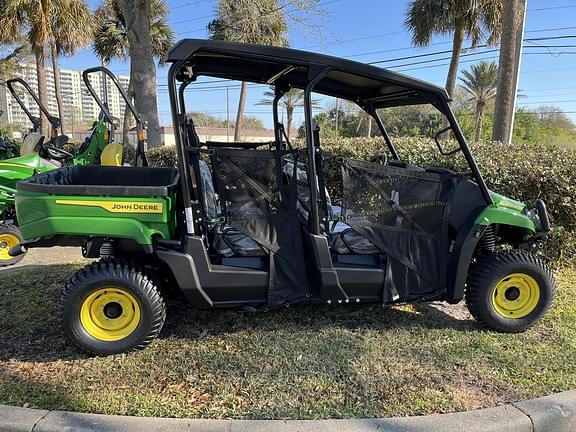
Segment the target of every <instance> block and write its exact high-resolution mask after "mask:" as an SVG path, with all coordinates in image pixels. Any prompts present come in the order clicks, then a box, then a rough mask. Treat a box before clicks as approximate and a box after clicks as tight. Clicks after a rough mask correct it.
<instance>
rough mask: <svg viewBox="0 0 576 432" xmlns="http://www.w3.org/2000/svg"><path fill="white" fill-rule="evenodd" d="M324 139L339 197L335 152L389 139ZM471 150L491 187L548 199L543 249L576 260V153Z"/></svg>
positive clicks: (414, 156)
mask: <svg viewBox="0 0 576 432" xmlns="http://www.w3.org/2000/svg"><path fill="white" fill-rule="evenodd" d="M322 144H323V145H322V146H323V149H324V152H325V154H326V158H325V162H324V168H325V172H326V183H327V184H328V186H329V189H330V192H331V194H332V195H334V196H335V199H336V200H337V199H338V197H339V189H340V184H341V180H340V171H339V166H338V163H337V161H336V158H334V157H332V156H331V155H338V156H344V157H351V158H356V159H364V160H369V159H372V158H374V157H375V156H378V155H380V154H386V145H385V144H384V142H383V141H382V139H381V138H371V139H367V138H346V139H337V138H333V139H330V138H326V139H324V140H323V143H322ZM395 144H396V147H397V148H398V151H399V153H400V156H401V157H402V159H403V160H406V161H408V162H410V163H414V164H416V165H420V166H427V165H435V166H443V167H446V168H451V169H454V170H456V171H466V170H467V164H466V162H465V160H464V158H463V156H462V155H461V154H458V155H454V156H452V157H444V156H442V155H441V154H440V153H439V152H438V149H437V148H436V146H435V144H434V143H433V142H432V141H430V140H422V139H417V138H399V139H396V140H395ZM472 151H473V153H474V155H475V158H476V160H477V162H478V165H479V166H480V170H481V172H482V174H483V175H484V177H485V179H486V182H487V184H488V187H489V188H490V189H492V190H494V191H495V192H498V193H501V194H503V195H506V196H509V197H511V198H516V199H519V200H521V201H524V202H528V203H530V202H533V201H534V200H535V199H537V198H542V199H543V200H544V201H545V202H546V204H547V206H548V210H549V213H550V217H551V222H552V226H553V229H552V232H551V235H550V240H549V241H548V242H547V243H546V246H545V250H544V254H545V255H546V257H547V258H548V259H550V260H559V259H560V260H562V261H573V260H574V259H575V258H576V233H575V230H576V182H575V181H574V178H575V175H574V172H573V171H574V167H576V153H574V152H573V151H570V150H568V149H564V148H561V147H558V146H556V145H553V144H538V145H529V144H513V145H510V146H504V145H501V144H498V143H478V144H475V145H473V146H472ZM148 159H149V162H150V165H152V166H175V164H176V155H175V152H174V148H173V147H165V148H159V149H154V150H151V151H150V152H149V153H148Z"/></svg>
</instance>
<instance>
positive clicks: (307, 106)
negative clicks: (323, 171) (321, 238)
mask: <svg viewBox="0 0 576 432" xmlns="http://www.w3.org/2000/svg"><path fill="white" fill-rule="evenodd" d="M331 70H332V67H325V66H323V67H320V66H316V65H311V66H310V67H309V68H308V85H307V86H306V89H305V90H304V116H305V120H306V147H307V149H308V178H309V183H310V219H309V229H310V232H311V233H312V234H320V220H319V219H318V173H317V171H316V152H317V151H320V147H319V145H320V143H315V142H314V141H315V140H314V125H313V124H312V96H311V95H312V90H314V86H315V85H316V84H317V83H318V82H319V81H320V80H321V79H322V78H324V77H325V76H326V74H327V73H328V72H330V71H331Z"/></svg>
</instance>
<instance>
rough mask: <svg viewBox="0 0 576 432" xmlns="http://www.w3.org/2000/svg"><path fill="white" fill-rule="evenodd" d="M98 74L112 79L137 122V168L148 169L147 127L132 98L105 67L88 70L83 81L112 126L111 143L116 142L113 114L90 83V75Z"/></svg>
mask: <svg viewBox="0 0 576 432" xmlns="http://www.w3.org/2000/svg"><path fill="white" fill-rule="evenodd" d="M98 72H99V73H102V74H103V76H104V79H106V77H107V78H109V79H110V81H111V82H112V84H114V86H115V87H116V89H117V90H118V93H120V96H121V97H122V99H123V100H124V103H125V104H126V106H127V107H128V109H129V110H130V112H131V113H132V116H133V117H134V120H135V122H136V140H137V143H136V166H144V167H147V166H148V160H147V159H146V153H145V150H146V125H145V124H144V122H143V121H142V118H141V117H140V115H139V114H138V112H137V111H136V108H135V107H134V105H132V103H131V101H130V98H129V97H128V95H127V94H126V91H125V90H124V88H123V87H122V85H121V84H120V82H119V81H118V78H117V77H116V75H114V74H113V73H112V72H111V71H110V70H109V69H107V68H105V67H104V66H96V67H92V68H88V69H86V70H84V71H83V72H82V79H83V80H84V84H85V85H86V88H87V89H88V92H89V93H90V94H91V95H92V97H93V98H94V100H95V101H96V103H97V104H98V107H99V108H100V115H101V116H102V117H103V118H104V119H105V120H106V121H107V122H108V123H110V125H111V128H110V142H111V143H112V142H114V118H113V117H112V114H111V113H110V110H109V109H108V104H107V102H105V101H103V100H102V99H101V98H100V96H99V95H98V93H97V92H96V90H95V89H94V87H93V86H92V83H91V82H90V75H91V74H94V73H98ZM104 88H106V87H104ZM105 91H106V90H105ZM105 99H106V100H107V95H105Z"/></svg>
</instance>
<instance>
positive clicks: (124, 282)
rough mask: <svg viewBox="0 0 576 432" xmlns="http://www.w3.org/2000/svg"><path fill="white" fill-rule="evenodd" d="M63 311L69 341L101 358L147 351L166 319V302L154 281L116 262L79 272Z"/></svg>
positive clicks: (63, 300)
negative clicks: (141, 350)
mask: <svg viewBox="0 0 576 432" xmlns="http://www.w3.org/2000/svg"><path fill="white" fill-rule="evenodd" d="M58 309H59V317H60V321H61V323H62V326H63V329H64V333H65V334H66V336H67V337H68V338H69V339H70V340H71V341H72V343H74V344H75V345H77V346H78V347H79V348H81V349H82V350H84V351H87V352H89V353H92V354H96V355H109V354H118V353H122V352H129V351H136V350H140V349H143V348H145V347H146V346H147V345H149V344H150V342H152V341H153V340H154V339H155V338H156V336H158V333H160V330H161V329H162V326H163V325H164V321H165V319H166V306H165V304H164V300H163V299H162V297H161V295H160V293H159V290H158V288H157V287H156V285H155V284H154V283H153V282H152V280H151V279H149V278H148V277H147V276H146V275H145V274H144V272H143V271H142V270H140V269H138V268H136V267H133V266H131V265H129V264H127V263H125V262H122V261H115V260H104V261H99V262H96V263H93V264H92V265H90V266H87V267H85V268H84V269H82V270H80V271H78V272H77V273H76V274H75V275H74V276H73V277H72V279H71V280H70V281H69V282H68V283H67V284H66V286H65V287H64V290H63V291H62V295H61V296H60V302H59V306H58Z"/></svg>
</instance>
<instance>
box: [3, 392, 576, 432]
mask: <svg viewBox="0 0 576 432" xmlns="http://www.w3.org/2000/svg"><path fill="white" fill-rule="evenodd" d="M142 430H145V431H148V432H163V431H172V432H208V431H210V432H260V431H269V430H273V431H275V432H329V431H347V432H368V431H378V432H440V431H443V432H445V431H467V432H548V431H554V432H572V431H574V430H576V390H571V391H567V392H563V393H558V394H554V395H551V396H545V397H541V398H538V399H532V400H528V401H523V402H516V403H513V404H509V405H503V406H500V407H495V408H486V409H481V410H476V411H468V412H462V413H453V414H440V415H431V416H422V417H402V418H374V419H343V420H202V419H172V418H150V417H128V416H107V415H102V414H83V413H73V412H66V411H48V410H39V409H30V408H18V407H11V406H7V405H0V432H21V431H26V432H60V431H67V432H80V431H105V432H132V431H142Z"/></svg>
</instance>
